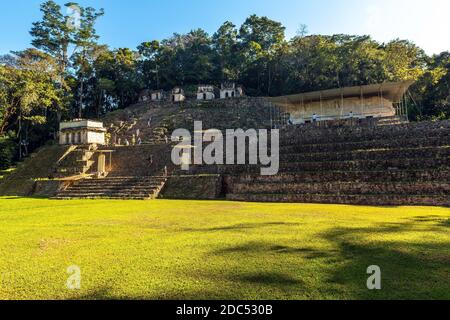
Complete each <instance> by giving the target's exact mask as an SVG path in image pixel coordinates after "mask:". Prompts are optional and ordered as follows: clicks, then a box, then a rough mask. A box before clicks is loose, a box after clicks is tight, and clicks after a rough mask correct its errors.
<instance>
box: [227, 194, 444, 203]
mask: <svg viewBox="0 0 450 320" xmlns="http://www.w3.org/2000/svg"><path fill="white" fill-rule="evenodd" d="M227 199H228V200H231V201H248V202H288V203H323V204H352V205H374V206H390V205H392V206H409V205H415V206H417V205H423V206H449V205H450V199H449V197H448V196H437V195H420V196H415V195H414V196H408V195H388V194H383V195H379V194H377V195H373V194H372V195H370V194H369V195H365V194H357V195H335V194H330V195H326V194H308V195H306V194H284V195H283V194H228V195H227Z"/></svg>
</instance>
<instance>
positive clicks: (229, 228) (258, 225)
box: [181, 222, 300, 232]
mask: <svg viewBox="0 0 450 320" xmlns="http://www.w3.org/2000/svg"><path fill="white" fill-rule="evenodd" d="M298 225H300V223H287V222H264V223H243V224H236V225H231V226H224V227H213V228H199V229H195V228H186V229H183V230H181V231H182V232H216V231H238V230H247V229H256V228H261V227H274V226H298Z"/></svg>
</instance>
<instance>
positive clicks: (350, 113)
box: [270, 81, 413, 124]
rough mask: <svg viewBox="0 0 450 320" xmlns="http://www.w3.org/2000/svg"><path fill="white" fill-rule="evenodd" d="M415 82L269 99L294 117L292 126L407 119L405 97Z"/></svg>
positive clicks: (392, 83)
mask: <svg viewBox="0 0 450 320" xmlns="http://www.w3.org/2000/svg"><path fill="white" fill-rule="evenodd" d="M412 84H413V81H404V82H390V83H382V84H374V85H366V86H357V87H346V88H339V89H331V90H323V91H314V92H306V93H301V94H295V95H288V96H281V97H274V98H270V100H271V102H273V103H274V104H275V105H277V106H279V107H281V108H282V109H284V110H285V111H286V112H289V113H290V114H291V122H292V123H293V124H303V123H310V122H313V121H329V120H341V119H348V118H358V119H364V118H384V117H393V116H396V115H397V116H402V115H406V110H405V108H404V104H403V103H402V102H403V100H402V99H403V97H404V95H405V93H406V92H407V90H408V88H409V87H410V86H411V85H412Z"/></svg>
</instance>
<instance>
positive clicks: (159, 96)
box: [150, 90, 164, 101]
mask: <svg viewBox="0 0 450 320" xmlns="http://www.w3.org/2000/svg"><path fill="white" fill-rule="evenodd" d="M150 99H151V100H152V101H161V100H163V99H164V91H163V90H153V91H151V92H150Z"/></svg>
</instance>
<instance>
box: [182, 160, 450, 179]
mask: <svg viewBox="0 0 450 320" xmlns="http://www.w3.org/2000/svg"><path fill="white" fill-rule="evenodd" d="M426 169H428V170H429V169H439V170H444V171H448V170H449V169H450V158H448V157H446V158H428V159H420V158H419V159H402V158H399V159H388V160H354V161H312V162H286V163H280V168H279V172H280V173H293V172H304V171H308V172H311V171H313V172H317V174H320V173H322V172H327V171H349V172H350V171H399V170H426ZM188 173H189V174H230V175H233V174H246V173H247V174H259V173H260V166H258V165H219V166H206V165H202V166H192V167H191V168H190V170H189V171H187V172H184V174H188Z"/></svg>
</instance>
